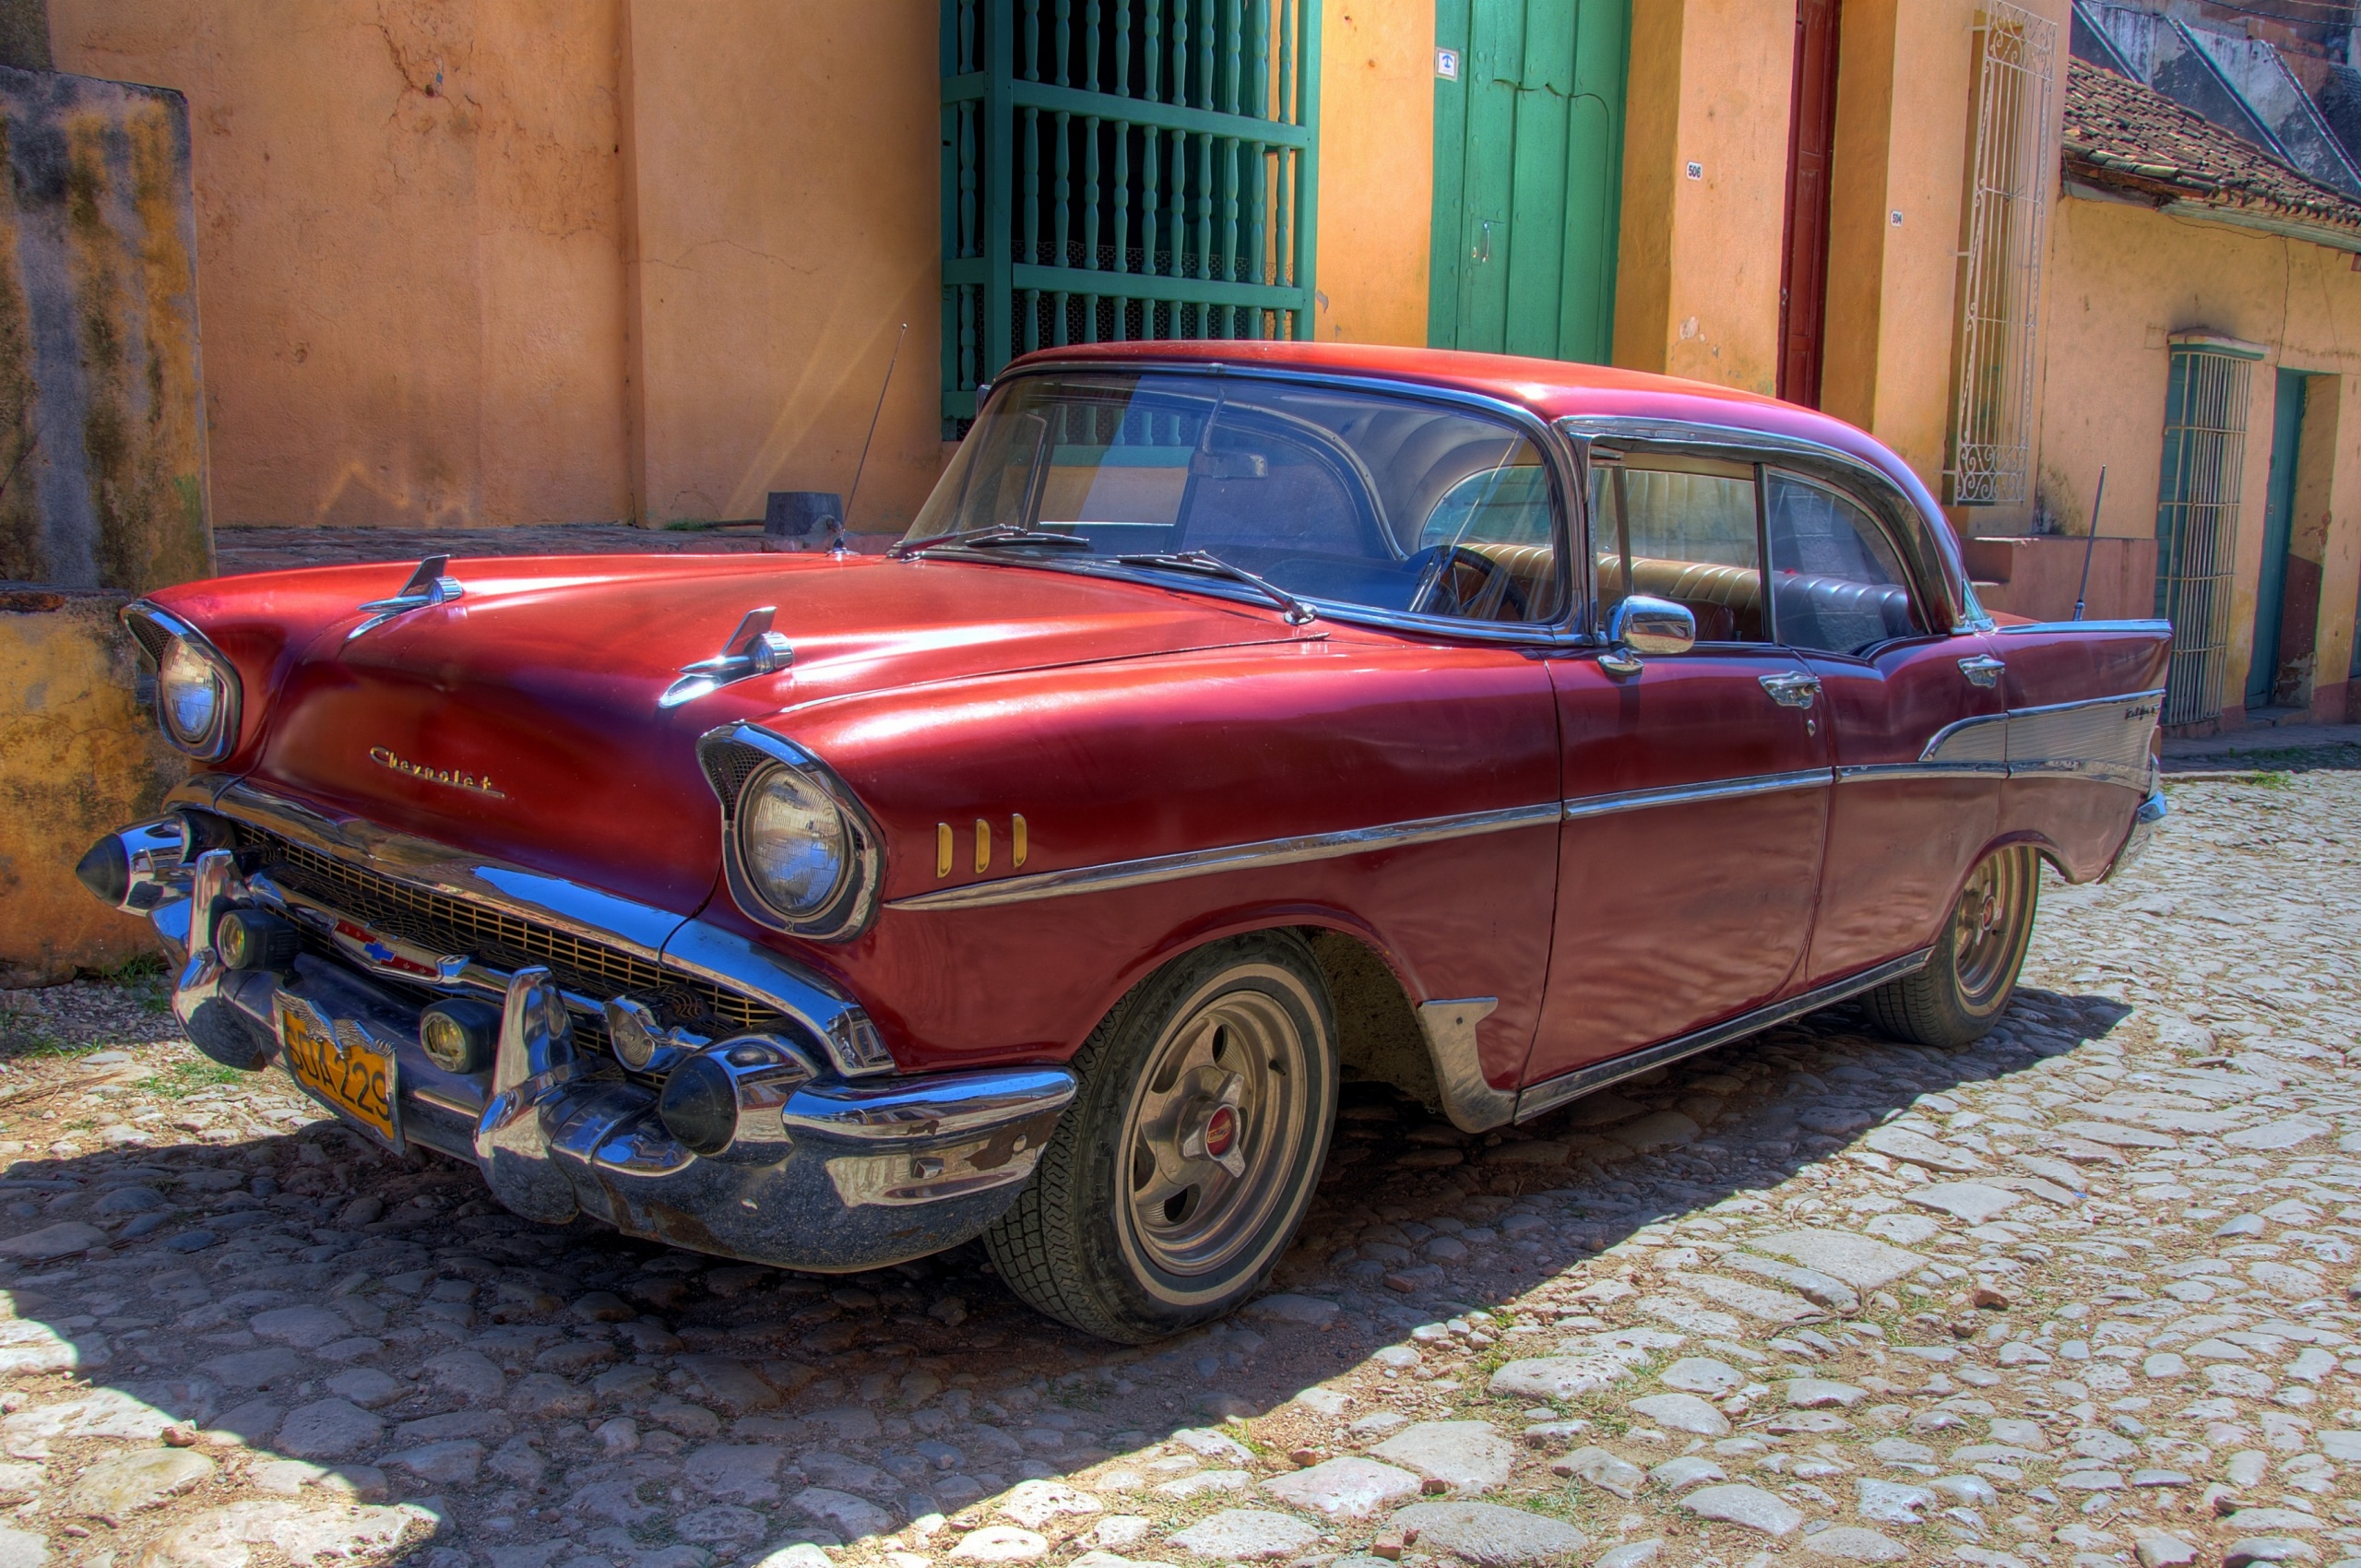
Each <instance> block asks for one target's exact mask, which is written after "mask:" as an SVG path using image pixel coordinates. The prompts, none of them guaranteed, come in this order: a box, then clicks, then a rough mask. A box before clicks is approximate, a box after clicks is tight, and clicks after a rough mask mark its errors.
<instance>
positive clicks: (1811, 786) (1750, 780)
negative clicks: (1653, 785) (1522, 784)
mask: <svg viewBox="0 0 2361 1568" xmlns="http://www.w3.org/2000/svg"><path fill="white" fill-rule="evenodd" d="M1835 781H1836V771H1835V769H1833V768H1828V767H1806V768H1798V769H1797V770H1796V771H1795V772H1792V773H1757V774H1750V775H1749V776H1747V777H1745V778H1717V779H1712V780H1709V781H1707V782H1705V783H1702V784H1671V785H1667V786H1665V787H1663V788H1661V789H1655V790H1621V791H1619V792H1618V793H1615V794H1611V795H1587V796H1584V797H1583V798H1581V799H1579V800H1567V801H1561V802H1559V807H1558V810H1559V814H1560V817H1561V818H1562V819H1563V820H1565V821H1567V822H1580V821H1582V820H1584V819H1585V818H1588V817H1594V816H1610V815H1613V814H1616V813H1618V812H1630V811H1646V810H1648V809H1650V808H1652V807H1655V806H1685V805H1691V804H1694V803H1696V802H1700V801H1733V800H1738V799H1741V798H1743V797H1745V796H1748V795H1776V794H1780V793H1783V792H1785V791H1786V790H1819V789H1824V788H1826V787H1827V786H1828V785H1830V784H1833V783H1834V782H1835Z"/></svg>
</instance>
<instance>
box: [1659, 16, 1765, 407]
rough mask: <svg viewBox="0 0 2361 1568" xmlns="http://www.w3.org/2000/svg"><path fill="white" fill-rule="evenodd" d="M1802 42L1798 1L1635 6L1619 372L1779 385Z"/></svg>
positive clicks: (1760, 387)
mask: <svg viewBox="0 0 2361 1568" xmlns="http://www.w3.org/2000/svg"><path fill="white" fill-rule="evenodd" d="M1795 35H1796V18H1795V12H1794V9H1793V7H1791V6H1775V5H1764V4H1762V3H1761V0H1632V6H1631V78H1630V88H1629V89H1628V91H1627V93H1626V101H1627V107H1626V109H1625V111H1624V122H1623V222H1622V232H1621V236H1620V240H1619V251H1618V260H1617V285H1616V301H1615V362H1616V363H1618V364H1619V365H1625V366H1628V367H1631V368H1632V369H1636V370H1650V371H1659V372H1663V373H1667V374H1672V375H1685V376H1690V377H1693V378H1694V379H1696V380H1700V381H1711V382H1715V383H1718V384H1719V385H1722V386H1742V387H1745V388H1747V389H1748V390H1750V391H1757V392H1766V393H1767V392H1770V391H1772V390H1774V388H1775V387H1776V386H1777V384H1778V369H1779V262H1780V238H1781V235H1782V233H1783V232H1784V230H1785V228H1786V189H1787V97H1788V90H1789V86H1790V81H1791V77H1792V76H1793V72H1794V66H1795ZM1691 162H1695V163H1698V164H1700V165H1702V168H1701V177H1700V178H1697V179H1694V180H1692V179H1691V178H1689V177H1688V172H1687V166H1688V165H1689V164H1690V163H1691Z"/></svg>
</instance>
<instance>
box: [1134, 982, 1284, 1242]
mask: <svg viewBox="0 0 2361 1568" xmlns="http://www.w3.org/2000/svg"><path fill="white" fill-rule="evenodd" d="M1230 978H1231V979H1232V980H1235V979H1236V978H1237V977H1235V976H1233V977H1230ZM1309 1068H1310V1063H1309V1062H1308V1060H1307V1059H1306V1056H1305V1050H1304V1043H1303V1039H1302V1036H1301V1034H1300V1032H1299V1030H1298V1029H1297V1028H1296V1024H1295V1020H1294V1018H1293V1016H1291V1015H1290V1014H1289V1012H1288V1011H1287V1008H1286V1007H1284V1006H1282V1005H1281V1004H1279V1002H1278V1001H1277V1000H1276V999H1275V998H1273V997H1271V996H1269V995H1266V994H1264V993H1263V992H1259V991H1253V990H1246V989H1238V990H1232V991H1228V992H1224V993H1222V994H1219V995H1217V996H1216V997H1214V998H1213V999H1212V1000H1211V1001H1209V1002H1207V1003H1205V1004H1204V1005H1202V1006H1200V1007H1199V1008H1197V1009H1196V1010H1195V1011H1194V1012H1192V1013H1190V1014H1188V1015H1187V1016H1184V1017H1183V1018H1181V1020H1180V1021H1179V1022H1178V1023H1177V1024H1175V1025H1174V1026H1173V1028H1171V1029H1170V1030H1169V1031H1168V1032H1167V1034H1166V1035H1165V1037H1164V1039H1162V1040H1161V1041H1159V1042H1158V1045H1157V1051H1156V1052H1155V1053H1154V1055H1153V1057H1152V1059H1151V1060H1150V1062H1149V1063H1148V1068H1147V1071H1146V1073H1145V1075H1143V1077H1142V1080H1141V1083H1140V1087H1139V1089H1138V1090H1137V1092H1136V1094H1135V1096H1134V1099H1133V1104H1132V1110H1131V1115H1130V1117H1129V1118H1128V1119H1127V1123H1126V1126H1125V1130H1124V1138H1125V1148H1126V1150H1127V1152H1128V1155H1129V1160H1128V1165H1129V1171H1130V1192H1129V1194H1128V1198H1129V1205H1128V1206H1129V1209H1130V1213H1129V1216H1128V1218H1129V1219H1130V1221H1131V1229H1132V1232H1133V1235H1134V1236H1135V1237H1136V1238H1137V1239H1138V1241H1139V1244H1140V1246H1141V1249H1142V1250H1143V1251H1144V1252H1145V1253H1147V1255H1148V1257H1149V1258H1150V1259H1151V1260H1152V1261H1153V1262H1154V1263H1155V1264H1156V1265H1157V1267H1159V1268H1162V1269H1164V1270H1166V1271H1167V1272H1169V1273H1172V1274H1179V1275H1193V1274H1204V1273H1208V1272H1211V1271H1213V1270H1216V1269H1218V1268H1220V1267H1221V1266H1222V1265H1224V1264H1225V1263H1227V1262H1228V1261H1229V1260H1230V1259H1231V1258H1232V1257H1233V1256H1234V1255H1236V1254H1237V1253H1239V1251H1240V1249H1242V1248H1244V1247H1246V1246H1247V1245H1248V1244H1249V1243H1251V1242H1252V1241H1253V1239H1254V1238H1255V1236H1256V1234H1257V1233H1258V1231H1259V1230H1260V1229H1261V1228H1262V1226H1263V1223H1264V1220H1265V1219H1266V1218H1268V1217H1269V1214H1270V1212H1271V1208H1272V1206H1273V1205H1274V1204H1275V1203H1276V1202H1278V1201H1279V1200H1280V1199H1281V1198H1282V1197H1283V1196H1284V1187H1285V1183H1286V1181H1287V1172H1288V1171H1289V1170H1291V1169H1292V1168H1293V1166H1294V1164H1295V1162H1296V1156H1297V1154H1298V1152H1299V1146H1300V1145H1301V1142H1302V1139H1303V1137H1304V1136H1305V1130H1304V1128H1303V1126H1302V1125H1301V1123H1302V1122H1303V1120H1304V1116H1303V1104H1304V1099H1303V1096H1304V1086H1305V1085H1306V1084H1307V1083H1308V1082H1309Z"/></svg>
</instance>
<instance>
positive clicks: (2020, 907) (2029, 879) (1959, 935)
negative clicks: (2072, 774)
mask: <svg viewBox="0 0 2361 1568" xmlns="http://www.w3.org/2000/svg"><path fill="white" fill-rule="evenodd" d="M2040 891H2041V857H2040V855H2039V854H2038V853H2037V852H2036V851H2035V849H2033V847H2032V846H2030V845H2026V844H2011V845H2010V846H2009V847H2008V848H2006V849H1995V850H1994V851H1993V852H1992V853H1991V854H1989V855H1987V856H1986V857H1985V858H1984V860H1983V861H1981V862H1979V863H1978V864H1977V866H1976V868H1975V870H1974V871H1973V872H1970V873H1968V877H1967V885H1966V886H1964V887H1963V888H1962V889H1960V896H1959V902H1958V903H1957V904H1955V905H1953V906H1952V918H1951V919H1950V920H1949V921H1946V922H1944V925H1943V930H1942V932H1941V934H1940V935H1938V936H1937V937H1936V938H1935V948H1934V951H1933V953H1932V954H1930V955H1929V956H1928V959H1927V966H1926V968H1922V969H1920V970H1919V971H1918V972H1917V973H1916V974H1912V975H1904V977H1903V978H1902V979H1900V980H1893V981H1891V982H1889V983H1888V984H1885V985H1881V986H1880V987H1878V989H1877V990H1875V991H1873V992H1869V994H1868V995H1867V996H1865V997H1863V998H1862V1001H1863V1003H1864V1004H1865V1005H1867V1007H1868V1008H1869V1016H1871V1017H1872V1018H1874V1019H1876V1020H1877V1022H1878V1025H1879V1027H1880V1028H1883V1029H1884V1030H1885V1031H1886V1032H1887V1033H1888V1034H1891V1035H1892V1036H1894V1037H1895V1038H1896V1039H1906V1040H1913V1041H1916V1043H1917V1044H1920V1045H1932V1046H1940V1047H1945V1048H1951V1047H1956V1046H1963V1045H1971V1044H1973V1043H1975V1041H1976V1040H1979V1039H1983V1038H1984V1037H1985V1036H1986V1035H1987V1034H1988V1033H1990V1032H1991V1029H1992V1026H1993V1025H1994V1024H1995V1023H1997V1022H1999V1017H2000V1014H2001V1013H2002V1012H2003V1011H2004V1010H2005V1009H2006V1008H2007V1007H2008V1005H2009V998H2010V997H2011V996H2013V995H2014V994H2016V989H2017V971H2018V970H2020V969H2022V968H2024V962H2025V948H2026V947H2027V946H2028V945H2029V944H2031V943H2032V941H2033V921H2034V908H2035V904H2036V903H2037V902H2038V901H2039V897H2040Z"/></svg>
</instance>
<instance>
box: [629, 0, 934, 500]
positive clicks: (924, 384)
mask: <svg viewBox="0 0 2361 1568" xmlns="http://www.w3.org/2000/svg"><path fill="white" fill-rule="evenodd" d="M623 4H624V6H625V13H626V18H627V25H626V33H627V37H626V41H625V49H626V55H627V61H628V65H627V68H626V71H625V79H626V81H627V82H628V89H627V107H626V117H627V121H628V128H629V137H628V140H629V144H630V147H631V149H632V169H631V172H630V185H629V189H630V199H631V203H632V208H633V212H634V221H635V231H636V234H637V242H636V244H635V249H634V252H633V255H632V256H631V268H632V272H633V279H632V287H633V289H634V291H635V293H636V297H637V302H638V303H637V313H636V314H637V320H638V322H639V324H640V328H641V330H640V332H639V333H638V335H637V336H636V337H635V339H634V341H633V344H632V350H633V356H632V358H633V380H634V387H635V403H636V405H637V409H638V415H637V417H638V422H639V429H640V433H641V434H640V440H641V446H642V449H643V451H644V454H645V457H644V462H645V470H644V479H643V481H642V489H641V493H640V495H641V499H640V508H641V515H642V517H643V518H644V519H646V520H648V521H652V522H658V523H660V522H668V521H670V520H673V519H675V518H737V517H760V516H761V515H762V511H763V496H764V493H765V491H770V490H833V491H837V492H839V493H842V492H845V491H848V490H849V489H850V487H851V484H852V478H853V469H854V467H855V465H856V463H857V462H858V460H859V458H860V445H861V440H862V437H863V435H864V434H865V433H866V432H867V430H868V428H869V419H870V412H871V410H872V408H873V407H874V406H875V404H876V400H877V391H878V386H879V384H880V383H881V381H882V380H883V379H884V374H885V366H886V361H887V358H888V357H889V355H891V353H892V352H893V349H894V339H895V335H896V329H897V327H898V326H899V324H900V323H902V322H905V321H907V322H908V323H909V327H910V330H909V339H908V342H906V343H905V344H904V345H903V348H902V357H901V363H900V366H899V368H898V369H897V370H896V372H895V374H894V386H893V390H892V393H891V395H890V399H889V401H888V402H887V403H886V406H885V411H884V419H883V422H881V423H880V425H879V426H878V431H877V443H876V447H875V449H874V450H873V451H872V454H871V456H870V459H869V469H868V474H867V476H866V478H865V479H864V480H863V481H862V483H861V491H860V500H859V502H858V504H857V505H856V507H855V512H856V515H855V516H854V517H852V518H850V519H849V521H850V522H851V524H852V526H853V527H854V528H856V529H896V530H898V529H900V528H902V527H903V526H904V525H906V524H907V523H908V521H909V519H910V518H911V517H912V516H913V515H915V513H916V512H917V510H918V507H919V504H920V503H921V502H922V501H924V500H925V498H926V494H927V492H928V491H929V490H930V489H931V488H932V486H933V483H934V478H935V475H936V473H937V472H938V471H939V470H940V467H941V462H942V445H941V430H942V425H941V415H940V408H941V398H942V386H941V378H942V370H941V363H942V360H941V354H940V352H939V350H938V348H937V344H938V343H939V342H940V339H941V321H942V304H941V300H942V285H941V276H942V274H941V264H940V262H939V260H938V256H939V253H940V246H941V238H940V234H939V232H938V230H939V211H940V208H939V207H938V201H937V195H936V193H937V190H938V186H939V181H940V161H941V148H940V133H939V131H938V129H937V125H938V121H939V112H938V108H937V105H938V101H939V97H940V89H939V86H938V78H937V69H938V66H937V59H936V49H937V8H936V6H935V4H934V0H871V3H868V4H863V5H858V6H847V5H842V4H838V3H836V0H623Z"/></svg>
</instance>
